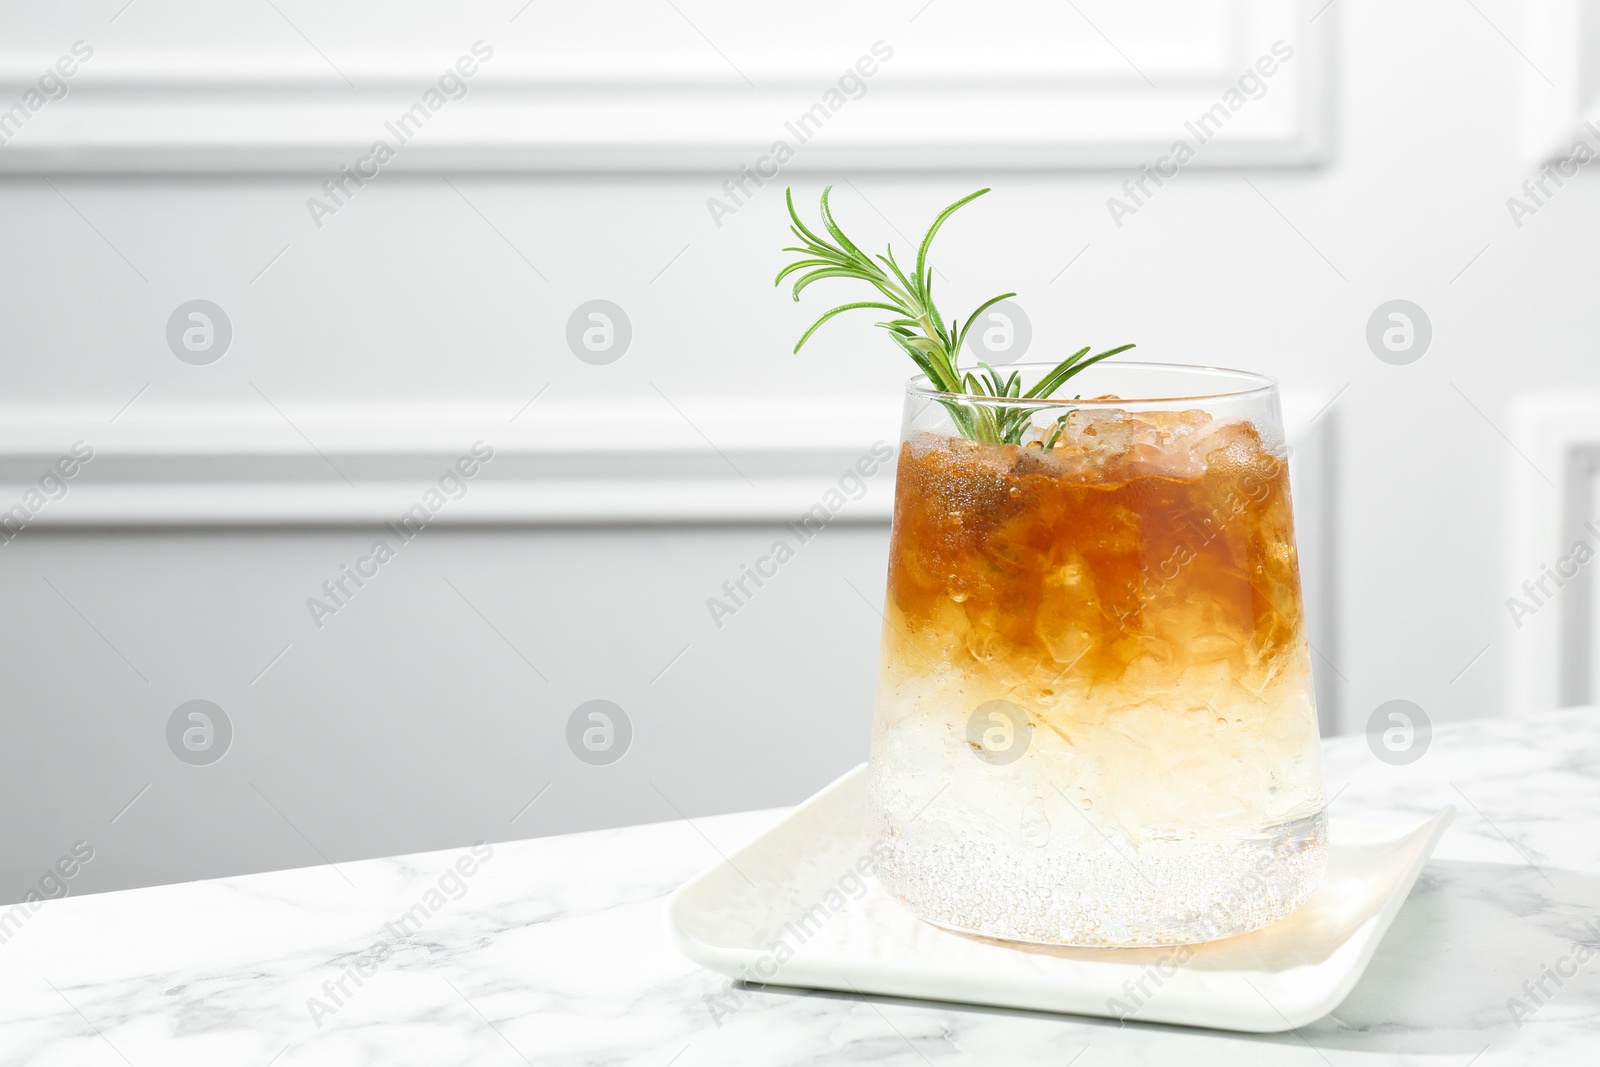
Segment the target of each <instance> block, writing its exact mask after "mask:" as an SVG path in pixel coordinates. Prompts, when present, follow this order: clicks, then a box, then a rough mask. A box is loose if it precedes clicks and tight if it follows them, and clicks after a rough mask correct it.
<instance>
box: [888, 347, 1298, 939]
mask: <svg viewBox="0 0 1600 1067" xmlns="http://www.w3.org/2000/svg"><path fill="white" fill-rule="evenodd" d="M1018 369H1022V370H1023V372H1024V376H1025V377H1026V375H1028V374H1029V373H1035V374H1037V373H1043V372H1044V371H1045V370H1047V369H1048V368H1045V367H1041V368H1037V370H1035V369H1033V368H1018ZM1071 388H1072V389H1073V390H1074V391H1075V392H1081V394H1082V395H1083V396H1085V397H1087V396H1090V395H1091V393H1090V390H1093V394H1094V395H1095V399H1093V400H1075V401H1063V400H1060V399H1056V400H1053V401H1051V402H1050V403H1051V406H1050V407H1047V408H1043V409H1039V410H1034V411H1031V412H1029V413H1028V417H1027V419H1026V420H1025V425H1026V427H1027V429H1026V430H1024V431H1023V432H1022V433H1021V434H1012V435H1011V436H1012V437H1013V442H1012V443H1002V442H1000V441H995V440H981V439H974V438H973V436H971V432H970V430H969V432H968V434H967V435H963V434H962V433H961V432H960V430H959V429H958V426H966V427H970V426H972V425H974V424H975V423H976V424H978V425H980V426H981V425H994V424H999V423H1002V422H1003V420H1000V419H993V420H988V422H987V423H986V422H985V421H984V420H982V419H976V420H975V419H973V418H972V417H971V413H972V412H973V411H978V410H979V409H982V408H983V407H985V406H995V405H1012V406H1013V407H1012V411H1013V412H1015V411H1016V410H1017V406H1018V405H1023V404H1024V402H1023V401H1021V400H997V399H994V398H972V399H970V400H965V401H958V400H954V399H952V398H950V397H949V396H948V395H943V394H936V393H934V392H933V391H931V390H929V389H928V388H927V387H926V384H925V383H923V384H919V383H918V382H915V381H914V382H913V383H912V384H911V386H910V387H909V395H908V398H907V408H906V419H905V427H904V435H903V441H902V448H901V453H900V459H899V469H898V474H897V483H896V496H895V510H894V531H893V536H892V547H891V554H890V561H889V583H888V596H887V600H886V604H885V609H884V614H885V626H884V630H883V650H882V665H881V674H880V681H879V690H878V701H877V711H876V718H875V723H874V729H873V738H872V760H871V772H870V781H871V784H870V799H869V820H870V826H869V831H870V834H871V836H872V838H873V840H874V841H876V842H881V843H882V845H883V846H884V848H883V849H881V850H880V852H879V854H880V855H881V856H885V857H886V859H885V860H884V862H883V863H882V864H881V866H880V868H879V877H880V879H881V881H882V884H883V885H884V887H885V888H886V889H887V890H888V891H889V892H890V893H891V894H892V895H894V896H896V897H897V898H899V899H900V900H901V901H902V902H903V903H904V904H905V905H906V906H907V907H909V908H910V909H911V910H912V911H913V912H915V913H916V914H917V915H919V916H921V917H922V918H924V919H927V920H929V921H930V922H934V923H937V924H940V925H942V926H946V927H950V928H952V929H956V930H961V931H965V932H969V933H975V934H983V935H988V936H992V937H999V938H1006V939H1013V940H1019V941H1031V942H1040V943H1046V944H1065V945H1093V946H1114V945H1157V944H1181V943H1193V942H1199V941H1208V940H1213V939H1215V938H1220V937H1227V936H1230V935H1233V934H1238V933H1243V932H1246V931H1249V930H1255V929H1258V928H1260V927H1263V926H1266V925H1267V924H1269V923H1272V922H1274V921H1276V920H1277V919H1279V918H1282V917H1283V916H1285V915H1287V914H1289V913H1290V912H1292V911H1294V910H1295V909H1296V908H1298V907H1299V906H1300V905H1301V904H1303V903H1304V902H1305V900H1306V899H1307V897H1308V896H1309V895H1310V893H1311V891H1312V890H1313V889H1314V888H1315V886H1316V884H1317V881H1318V879H1319V878H1320V877H1321V875H1322V873H1323V869H1324V867H1325V865H1326V862H1327V828H1326V815H1325V811H1324V809H1325V800H1324V795H1323V786H1322V774H1321V768H1320V763H1319V759H1318V747H1317V745H1318V742H1317V721H1316V708H1315V703H1314V699H1313V694H1312V683H1311V663H1310V657H1309V652H1308V645H1307V641H1306V632H1305V613H1304V610H1303V608H1302V605H1301V597H1300V576H1299V569H1298V562H1297V559H1296V553H1295V540H1294V523H1293V518H1292V513H1291V508H1290V502H1289V474H1288V468H1287V465H1286V462H1285V461H1286V458H1287V449H1286V447H1285V443H1284V440H1283V433H1282V429H1281V417H1280V415H1279V410H1278V397H1277V391H1276V387H1275V385H1274V384H1273V383H1272V381H1271V380H1270V379H1266V378H1262V377H1260V376H1257V375H1251V374H1245V373H1242V372H1234V371H1220V370H1211V369H1206V368H1187V367H1176V366H1163V365H1158V364H1131V363H1123V364H1118V363H1104V364H1100V365H1098V366H1096V367H1093V368H1091V369H1090V370H1089V371H1087V372H1085V373H1084V374H1083V375H1082V376H1081V377H1080V378H1077V379H1074V380H1073V381H1072V382H1071ZM1101 394H1115V395H1114V396H1107V395H1101ZM1140 398H1144V399H1140ZM953 404H955V405H965V407H964V408H962V409H961V410H965V411H966V412H967V413H968V415H967V417H966V418H965V419H964V420H963V419H961V418H959V416H960V411H956V412H955V413H954V415H953V413H952V405H953ZM1026 406H1028V407H1030V408H1038V406H1039V402H1038V401H1031V402H1027V403H1026Z"/></svg>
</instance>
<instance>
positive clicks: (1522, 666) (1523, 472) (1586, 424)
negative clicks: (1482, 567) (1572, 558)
mask: <svg viewBox="0 0 1600 1067" xmlns="http://www.w3.org/2000/svg"><path fill="white" fill-rule="evenodd" d="M1512 420H1513V422H1512V425H1513V438H1514V440H1515V441H1516V442H1517V444H1518V447H1519V448H1520V449H1521V451H1522V452H1523V454H1524V455H1525V456H1526V458H1527V462H1519V463H1517V464H1516V465H1515V466H1514V467H1513V469H1512V486H1511V491H1512V508H1511V515H1512V517H1513V518H1512V529H1511V559H1510V568H1509V571H1508V573H1507V575H1506V585H1507V589H1508V593H1507V595H1508V597H1511V596H1515V597H1518V598H1519V599H1521V600H1522V601H1523V602H1524V603H1526V604H1529V605H1532V606H1534V607H1535V608H1536V609H1537V610H1535V611H1534V612H1533V614H1531V615H1528V614H1522V613H1521V612H1520V611H1519V613H1518V614H1519V616H1520V618H1519V619H1518V620H1517V621H1518V622H1520V624H1521V625H1514V626H1513V634H1512V644H1513V650H1514V654H1513V658H1512V677H1511V694H1510V696H1511V704H1512V707H1513V708H1514V710H1516V711H1517V712H1519V713H1523V714H1526V713H1529V712H1534V711H1543V710H1546V709H1548V708H1555V707H1573V706H1577V705H1582V704H1590V703H1593V702H1594V698H1595V693H1596V689H1597V687H1596V679H1595V677H1594V670H1593V667H1594V653H1595V647H1596V646H1595V641H1596V637H1597V630H1596V623H1597V620H1596V618H1595V608H1596V605H1600V598H1597V596H1596V577H1595V574H1594V570H1595V567H1594V564H1593V563H1590V564H1587V565H1584V566H1582V567H1579V568H1578V569H1577V573H1576V575H1575V576H1574V577H1572V578H1571V579H1566V580H1564V582H1563V585H1562V587H1561V588H1560V590H1559V593H1558V594H1557V595H1555V596H1554V597H1551V598H1548V599H1546V598H1543V597H1542V596H1541V599H1543V603H1540V604H1535V603H1534V602H1533V599H1532V598H1531V597H1528V596H1526V595H1524V593H1523V583H1524V582H1533V581H1537V580H1539V578H1540V577H1541V576H1542V575H1543V574H1544V573H1545V571H1546V570H1547V569H1548V568H1553V567H1555V566H1557V564H1558V561H1559V560H1560V559H1561V558H1562V557H1563V556H1565V555H1567V554H1568V553H1569V551H1570V550H1571V548H1572V546H1573V544H1574V542H1576V541H1578V540H1580V539H1581V540H1583V541H1585V542H1587V543H1588V544H1589V545H1590V546H1591V548H1594V549H1600V537H1597V536H1596V535H1595V534H1593V533H1591V532H1588V531H1586V530H1585V529H1584V524H1585V523H1587V522H1590V521H1591V520H1594V519H1595V518H1597V517H1600V502H1597V500H1596V491H1597V488H1600V393H1578V394H1573V393H1571V392H1566V393H1544V392H1539V393H1530V394H1527V395H1525V396H1522V397H1519V398H1518V399H1517V401H1516V402H1515V404H1514V405H1513V408H1512ZM1546 478H1548V479H1549V480H1550V482H1553V483H1554V484H1553V486H1552V485H1551V484H1549V483H1547V482H1546ZM1547 588H1552V589H1553V588H1554V584H1553V580H1551V581H1550V582H1549V583H1547ZM1510 610H1511V609H1510V607H1509V606H1508V608H1507V612H1508V614H1509V613H1510Z"/></svg>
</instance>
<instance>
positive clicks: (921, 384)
mask: <svg viewBox="0 0 1600 1067" xmlns="http://www.w3.org/2000/svg"><path fill="white" fill-rule="evenodd" d="M1056 366H1057V363H1044V362H1039V361H1037V360H1025V361H1023V362H1020V363H1008V364H1005V365H1004V366H1000V367H996V368H995V370H997V371H1000V372H1001V373H1002V374H1003V373H1006V372H1009V371H1014V370H1022V369H1026V368H1030V367H1031V368H1035V369H1038V370H1040V371H1042V372H1048V371H1050V370H1052V369H1054V368H1055V367H1056ZM1095 366H1104V367H1137V368H1140V369H1141V370H1151V371H1175V372H1177V373H1180V374H1190V375H1194V376H1196V377H1198V378H1202V379H1211V380H1215V379H1218V378H1230V379H1233V380H1234V381H1235V382H1236V383H1238V384H1239V385H1241V386H1242V387H1241V388H1233V389H1215V390H1209V391H1203V392H1192V393H1191V392H1183V393H1178V394H1176V395H1172V396H1124V397H1119V398H1118V399H1116V400H1099V399H1088V400H1074V399H1072V398H1071V397H1039V396H1036V397H1024V396H985V395H983V394H981V393H947V392H944V391H943V390H940V389H934V388H932V383H931V381H930V380H929V378H928V376H927V375H926V374H916V375H913V376H912V377H910V378H908V379H906V392H907V393H908V394H910V395H912V396H923V397H927V398H929V399H931V400H964V401H970V402H972V403H977V404H993V405H1019V406H1020V405H1026V406H1029V407H1065V406H1067V405H1069V404H1070V405H1071V406H1073V407H1078V408H1086V407H1095V408H1127V407H1136V406H1141V405H1152V404H1176V403H1180V402H1183V401H1190V400H1239V399H1245V398H1250V397H1256V396H1264V395H1267V394H1270V393H1272V392H1274V391H1275V390H1276V389H1277V388H1278V379H1276V378H1274V377H1273V376H1272V375H1270V374H1262V373H1261V372H1259V371H1251V370H1239V369H1237V368H1234V367H1212V366H1207V365H1205V364H1199V363H1159V362H1154V361H1144V360H1136V359H1129V360H1121V359H1108V360H1105V361H1103V362H1102V363H1099V364H1096V365H1095ZM957 369H958V370H962V371H966V370H971V369H973V368H971V367H957ZM1093 370H1094V367H1091V368H1089V372H1090V373H1092V372H1093ZM1071 380H1072V379H1070V378H1069V379H1068V380H1067V381H1068V382H1070V381H1071ZM1063 384H1065V383H1063Z"/></svg>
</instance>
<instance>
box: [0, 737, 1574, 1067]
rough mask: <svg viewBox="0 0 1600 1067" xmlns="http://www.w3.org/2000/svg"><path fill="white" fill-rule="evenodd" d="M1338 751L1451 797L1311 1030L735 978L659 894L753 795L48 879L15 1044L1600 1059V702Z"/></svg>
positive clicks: (139, 1060)
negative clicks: (683, 930) (581, 827)
mask: <svg viewBox="0 0 1600 1067" xmlns="http://www.w3.org/2000/svg"><path fill="white" fill-rule="evenodd" d="M1325 752H1326V772H1327V779H1328V783H1329V790H1330V793H1334V794H1336V795H1337V799H1336V801H1335V812H1336V813H1337V814H1339V815H1343V816H1346V817H1350V818H1360V819H1380V820H1382V819H1392V820H1394V821H1396V822H1418V821H1420V820H1421V819H1423V818H1425V817H1426V816H1427V815H1429V814H1431V813H1432V812H1433V811H1435V810H1437V809H1438V808H1439V807H1440V806H1441V805H1443V804H1447V803H1452V804H1455V805H1456V807H1457V809H1458V812H1457V816H1456V820H1455V822H1454V824H1453V825H1452V826H1451V828H1450V830H1449V832H1448V833H1447V835H1446V837H1445V839H1444V841H1443V843H1442V844H1441V845H1440V847H1439V849H1438V850H1437V851H1436V853H1435V855H1434V858H1433V859H1432V860H1431V861H1430V863H1429V864H1428V866H1427V868H1426V869H1425V870H1424V872H1423V874H1422V877H1421V878H1420V879H1419V881H1418V883H1417V886H1416V888H1415V889H1414V890H1413V892H1412V894H1411V897H1410V898H1409V900H1408V901H1407V903H1406V905H1405V907H1404V908H1403V909H1402V911H1401V912H1400V915H1399V917H1398V918H1397V919H1396V920H1395V923H1394V926H1393V928H1392V929H1391V930H1390V932H1389V935H1388V937H1387V938H1386V939H1385V941H1384V942H1383V944H1382V945H1381V946H1380V947H1379V949H1378V952H1377V955H1376V956H1375V957H1374V959H1373V961H1372V964H1371V966H1370V967H1369V968H1368V970H1367V973H1366V975H1365V976H1364V977H1363V979H1362V980H1361V982H1360V983H1359V984H1358V985H1357V986H1356V988H1355V990H1354V991H1353V992H1352V993H1351V994H1350V996H1349V998H1348V999H1346V1000H1345V1002H1344V1003H1343V1004H1341V1005H1340V1006H1339V1007H1338V1008H1337V1009H1336V1010H1335V1011H1334V1012H1333V1013H1332V1014H1331V1015H1329V1016H1327V1017H1326V1018H1324V1019H1322V1020H1320V1021H1319V1022H1317V1023H1314V1024H1312V1025H1310V1026H1307V1027H1304V1028H1302V1029H1301V1030H1300V1031H1297V1032H1292V1033H1287V1034H1278V1035H1236V1034H1226V1033H1212V1032H1205V1031H1199V1030H1185V1029H1178V1028H1171V1027H1163V1026H1156V1025H1141V1024H1128V1025H1122V1026H1119V1025H1118V1024H1117V1023H1115V1022H1112V1021H1109V1020H1091V1019H1081V1018H1075V1017H1068V1016H1049V1015H1041V1014H1030V1013H1026V1012H1006V1011H995V1010H990V1009H979V1008H968V1007H961V1006H955V1005H946V1004H926V1003H919V1002H912V1001H900V1000H893V999H886V998H861V997H853V996H846V995H840V994H832V993H814V992H803V991H791V990H778V989H762V988H754V987H737V988H732V989H730V987H729V984H728V982H727V981H726V980H724V979H723V978H721V977H720V976H718V975H714V974H711V973H710V972H707V971H704V970H701V969H700V968H698V967H696V966H695V965H694V964H692V963H690V962H689V961H688V960H687V959H685V958H684V957H682V956H681V955H679V953H678V952H677V950H676V949H675V948H674V947H673V945H672V943H671V941H670V938H669V935H668V933H667V930H666V925H665V921H664V919H663V917H662V901H663V898H664V897H665V896H666V894H667V893H669V892H670V891H671V890H672V889H674V888H676V887H677V886H678V885H679V884H680V883H682V882H683V881H684V880H685V879H687V878H688V877H689V876H690V875H692V874H694V873H696V872H697V871H699V870H700V869H702V868H704V867H706V866H709V865H711V864H713V863H716V862H718V859H719V857H718V854H717V850H720V851H722V852H727V851H729V850H731V849H733V848H736V847H738V845H739V844H741V843H742V842H743V841H745V840H748V839H749V838H750V837H751V836H753V835H754V834H756V833H758V832H759V831H760V830H761V829H762V828H763V827H765V826H766V825H768V824H769V823H771V822H772V821H773V820H774V819H775V818H776V817H777V815H778V813H776V812H751V813H743V814H738V815H727V816H718V817H712V818H705V819H697V820H695V822H694V825H692V826H691V825H689V824H687V823H684V822H678V823H667V824H658V825H652V826H640V827H629V828H625V829H619V830H609V831H602V832H598V833H588V834H575V835H569V836H563V837H552V838H543V839H537V840H532V841H520V842H508V843H503V844H496V845H494V846H492V851H491V852H490V853H489V854H488V855H487V856H483V855H481V853H482V851H483V850H482V848H481V846H480V849H479V853H480V854H479V855H477V856H474V853H473V851H472V850H471V849H469V848H463V849H456V850H449V851H444V852H435V853H427V854H423V855H417V856H407V857H402V858H390V859H377V860H369V861H364V862H358V863H341V864H339V866H338V869H337V870H335V869H333V868H330V867H313V868H304V869H300V870H292V871H278V872H272V873H267V874H258V875H250V876H245V877H239V878H228V879H221V880H217V881H211V882H196V883H187V884H183V885H174V886H161V887H155V888H151V889H141V890H132V891H128V892H121V893H107V894H101V895H98V896H86V897H71V898H67V899H65V900H60V901H54V902H51V903H49V904H46V905H45V906H44V907H42V908H41V909H40V910H39V911H38V912H37V913H36V914H34V915H33V916H32V917H31V918H29V919H28V920H27V921H26V922H25V923H24V925H23V926H22V928H21V929H19V930H17V931H16V932H15V933H14V934H12V935H11V936H10V937H9V939H8V940H6V941H5V943H4V944H0V1061H3V1062H4V1063H6V1064H24V1063H26V1064H38V1065H72V1067H94V1065H98V1064H106V1065H111V1067H115V1065H129V1064H131V1065H133V1067H146V1065H152V1067H154V1065H185V1064H205V1065H208V1067H209V1065H214V1064H230V1065H234V1064H237V1065H261V1067H266V1065H268V1064H273V1065H278V1067H303V1065H318V1064H329V1065H331V1064H339V1065H342V1067H348V1065H360V1064H373V1065H378V1064H382V1065H385V1067H393V1065H410V1064H418V1065H422V1064H426V1065H430V1067H431V1065H437V1064H452V1065H458V1067H467V1065H476V1064H483V1065H486V1067H491V1065H513V1064H517V1063H529V1064H545V1063H572V1064H618V1065H640V1067H666V1065H668V1064H673V1065H674V1067H696V1065H710V1064H729V1065H733V1064H738V1065H741V1067H743V1065H747V1064H752V1063H761V1064H800V1063H822V1062H826V1063H852V1062H861V1063H895V1064H908V1065H917V1064H927V1063H935V1064H936V1063H940V1062H952V1063H954V1062H974V1063H1007V1064H1013V1063H1034V1062H1037V1063H1050V1064H1058V1065H1059V1064H1066V1063H1069V1062H1076V1063H1079V1064H1082V1065H1085V1067H1092V1065H1094V1064H1101V1063H1132V1062H1182V1063H1184V1064H1186V1065H1189V1067H1201V1065H1205V1064H1213V1063H1216V1064H1227V1065H1228V1067H1237V1065H1240V1064H1264V1063H1280V1062H1281V1063H1292V1064H1318V1063H1323V1062H1324V1061H1326V1062H1328V1063H1333V1064H1345V1063H1360V1064H1368V1063H1390V1062H1406V1063H1430V1064H1431V1063H1439V1064H1459V1065H1461V1067H1466V1065H1467V1064H1468V1063H1469V1062H1471V1063H1474V1064H1477V1065H1486V1064H1500V1063H1506V1064H1512V1063H1528V1062H1535V1061H1537V1062H1539V1063H1541V1064H1564V1063H1573V1064H1593V1063H1595V1062H1600V711H1596V710H1595V709H1576V710H1571V711H1564V712H1555V713H1549V714H1545V715H1541V716H1535V717H1532V718H1528V719H1520V720H1493V721H1481V722H1474V723H1465V724H1460V725H1455V726H1450V727H1445V728H1441V729H1439V730H1438V731H1437V732H1436V733H1435V735H1434V737H1433V741H1432V745H1431V747H1430V748H1429V750H1428V751H1427V752H1426V753H1425V754H1424V756H1423V757H1422V758H1421V759H1420V760H1418V761H1417V762H1416V763H1414V764H1412V765H1410V766H1404V767H1395V766H1390V765H1388V764H1385V763H1383V762H1381V761H1380V760H1378V759H1376V758H1375V757H1374V756H1373V755H1372V754H1371V753H1370V752H1369V751H1368V749H1367V747H1366V743H1365V740H1364V739H1363V738H1360V737H1353V738H1340V739H1335V740H1333V741H1330V742H1328V743H1327V745H1326V748H1325ZM702 834H703V835H704V836H702ZM708 839H709V841H708ZM464 860H470V861H471V862H470V863H464V862H463V861H464ZM469 870H470V873H468V871H469ZM347 879H348V881H347ZM1474 1057H1477V1058H1476V1059H1474Z"/></svg>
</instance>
